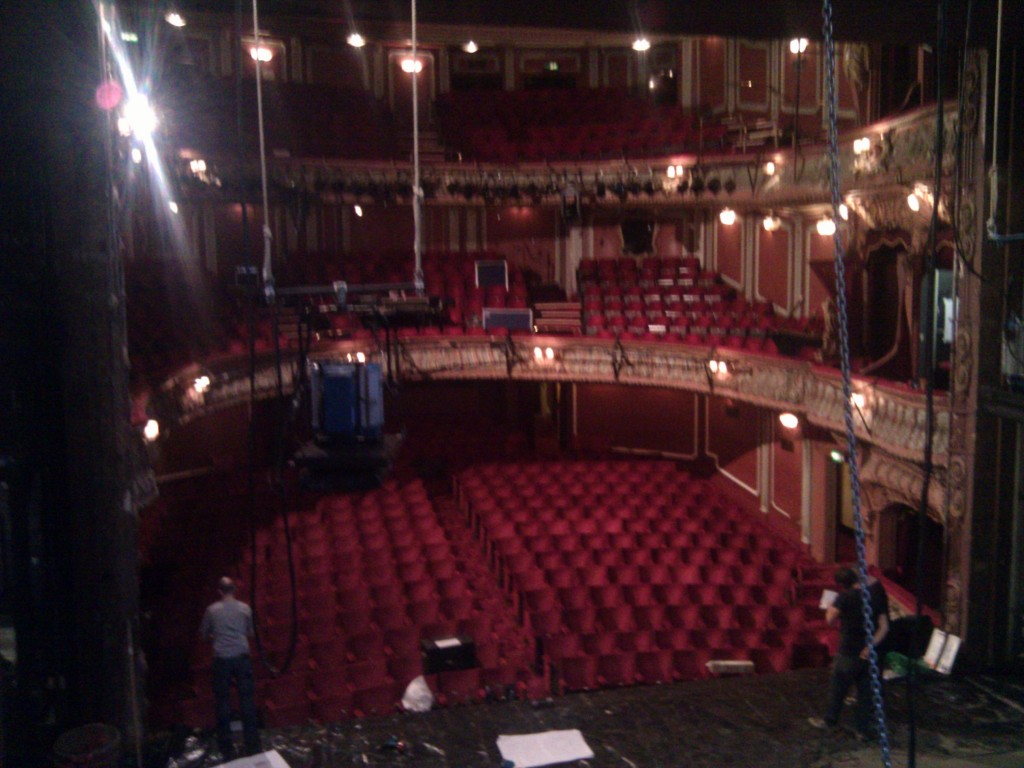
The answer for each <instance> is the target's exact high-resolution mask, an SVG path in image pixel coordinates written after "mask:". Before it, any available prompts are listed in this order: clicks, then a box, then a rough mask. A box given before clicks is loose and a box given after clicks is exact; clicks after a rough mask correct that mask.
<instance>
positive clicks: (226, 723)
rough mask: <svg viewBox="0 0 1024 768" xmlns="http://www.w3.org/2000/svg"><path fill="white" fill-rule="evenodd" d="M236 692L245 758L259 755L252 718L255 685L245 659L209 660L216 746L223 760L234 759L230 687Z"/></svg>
mask: <svg viewBox="0 0 1024 768" xmlns="http://www.w3.org/2000/svg"><path fill="white" fill-rule="evenodd" d="M232 683H233V684H234V685H235V687H236V688H237V689H238V708H239V710H240V711H241V716H242V734H243V736H244V738H245V751H246V752H247V753H248V754H255V753H258V752H260V735H259V723H258V721H257V718H256V701H255V696H254V693H255V684H254V682H253V676H252V662H251V661H250V660H249V657H248V656H232V657H231V658H219V657H214V659H213V695H214V698H215V699H216V701H217V745H218V746H219V747H220V751H221V754H222V755H223V756H224V757H225V759H228V758H232V757H234V755H235V744H234V741H233V740H232V738H231V685H232Z"/></svg>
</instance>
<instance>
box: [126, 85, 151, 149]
mask: <svg viewBox="0 0 1024 768" xmlns="http://www.w3.org/2000/svg"><path fill="white" fill-rule="evenodd" d="M124 116H125V118H126V119H127V121H128V127H129V129H130V130H131V132H132V134H133V135H135V136H137V137H138V138H139V140H140V141H147V140H148V139H150V138H151V137H152V136H153V132H154V131H155V130H156V125H157V120H156V112H155V111H154V110H153V107H152V106H151V105H150V103H149V97H148V96H146V94H144V93H134V94H132V95H131V96H129V97H128V101H127V103H125V105H124Z"/></svg>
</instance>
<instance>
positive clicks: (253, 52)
mask: <svg viewBox="0 0 1024 768" xmlns="http://www.w3.org/2000/svg"><path fill="white" fill-rule="evenodd" d="M249 56H251V57H252V60H253V61H258V62H261V63H263V64H266V63H267V62H270V61H272V60H273V58H274V50H273V49H272V48H268V47H267V46H265V45H252V46H249Z"/></svg>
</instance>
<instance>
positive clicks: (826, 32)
mask: <svg viewBox="0 0 1024 768" xmlns="http://www.w3.org/2000/svg"><path fill="white" fill-rule="evenodd" d="M822 2H823V4H822V9H821V12H822V16H823V25H822V28H823V29H822V31H823V37H824V40H825V65H826V71H825V82H826V83H827V87H828V91H827V101H828V148H829V165H830V172H831V185H830V186H831V192H832V219H833V221H835V222H837V223H838V222H839V220H840V219H839V204H840V202H841V197H840V193H839V137H838V130H837V128H836V46H835V40H834V38H833V37H832V0H822ZM832 237H833V242H834V243H835V268H836V304H837V308H838V314H839V323H838V324H839V351H840V360H841V365H842V373H843V417H844V420H845V422H846V445H847V454H848V455H849V467H850V485H851V492H852V496H853V522H854V528H855V531H856V540H857V570H858V578H859V579H860V592H861V610H862V612H863V615H864V630H865V632H866V633H867V644H868V668H869V671H870V674H871V698H872V702H873V704H874V712H875V719H876V721H877V725H878V738H879V742H880V744H881V746H882V760H883V762H884V764H885V766H886V768H892V757H891V755H890V753H889V733H888V730H887V728H886V723H885V706H884V704H883V702H882V682H881V675H880V674H879V665H878V652H877V650H876V649H875V621H874V616H873V615H872V601H871V594H870V592H869V590H868V566H867V554H866V552H865V549H864V522H863V518H862V517H861V511H860V469H859V467H858V463H857V436H856V434H855V432H854V426H853V398H852V394H853V393H852V387H851V386H850V333H849V329H848V328H847V312H846V264H845V253H844V250H843V237H842V233H841V231H840V229H839V227H838V226H837V227H836V231H835V234H834V235H833V236H832Z"/></svg>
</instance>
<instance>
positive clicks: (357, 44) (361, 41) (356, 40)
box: [345, 32, 366, 48]
mask: <svg viewBox="0 0 1024 768" xmlns="http://www.w3.org/2000/svg"><path fill="white" fill-rule="evenodd" d="M345 42H346V43H348V44H349V45H351V46H352V47H353V48H362V47H363V46H364V45H366V38H365V37H363V36H362V35H360V34H359V33H358V32H353V33H352V34H351V35H349V36H348V37H347V38H345Z"/></svg>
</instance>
